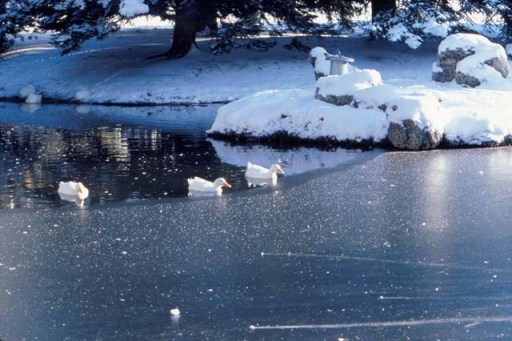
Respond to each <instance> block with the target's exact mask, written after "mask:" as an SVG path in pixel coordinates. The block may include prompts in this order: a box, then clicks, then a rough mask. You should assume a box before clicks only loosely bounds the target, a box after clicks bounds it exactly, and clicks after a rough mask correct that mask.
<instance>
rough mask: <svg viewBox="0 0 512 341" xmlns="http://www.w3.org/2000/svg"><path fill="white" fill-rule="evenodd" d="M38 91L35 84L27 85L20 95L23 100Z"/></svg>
mask: <svg viewBox="0 0 512 341" xmlns="http://www.w3.org/2000/svg"><path fill="white" fill-rule="evenodd" d="M35 93H36V88H35V87H34V86H33V85H27V86H26V87H24V88H23V89H21V90H20V92H19V93H18V97H19V98H20V99H22V100H25V99H27V97H28V96H30V95H33V94H35Z"/></svg>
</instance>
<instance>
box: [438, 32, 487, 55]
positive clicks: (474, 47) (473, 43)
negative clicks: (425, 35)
mask: <svg viewBox="0 0 512 341" xmlns="http://www.w3.org/2000/svg"><path fill="white" fill-rule="evenodd" d="M491 44H493V43H491V41H489V39H487V38H486V37H484V36H481V35H479V34H473V33H456V34H452V35H450V36H448V37H446V38H445V39H443V41H442V42H441V43H440V44H439V47H438V49H437V51H438V53H439V54H442V53H443V52H445V51H447V50H457V49H460V50H464V51H475V52H476V51H481V50H485V49H486V48H488V47H489V46H490V45H491ZM493 45H494V44H493Z"/></svg>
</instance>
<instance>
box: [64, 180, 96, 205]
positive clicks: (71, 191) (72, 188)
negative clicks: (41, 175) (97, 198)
mask: <svg viewBox="0 0 512 341" xmlns="http://www.w3.org/2000/svg"><path fill="white" fill-rule="evenodd" d="M57 192H58V193H59V196H60V198H61V199H62V200H66V201H74V202H76V204H77V205H78V206H79V207H83V206H84V200H85V198H87V197H88V196H89V190H88V189H87V187H85V186H84V185H83V184H82V183H81V182H74V181H68V182H62V181H61V182H59V189H58V190H57Z"/></svg>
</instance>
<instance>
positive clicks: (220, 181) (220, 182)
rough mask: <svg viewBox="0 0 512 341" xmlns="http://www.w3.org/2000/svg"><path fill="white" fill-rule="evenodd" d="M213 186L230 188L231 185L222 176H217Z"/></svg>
mask: <svg viewBox="0 0 512 341" xmlns="http://www.w3.org/2000/svg"><path fill="white" fill-rule="evenodd" d="M213 187H215V188H221V187H224V188H231V185H230V184H228V182H227V181H226V180H224V178H218V179H217V180H215V181H214V183H213Z"/></svg>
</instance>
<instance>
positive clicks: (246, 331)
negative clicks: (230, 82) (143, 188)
mask: <svg viewBox="0 0 512 341" xmlns="http://www.w3.org/2000/svg"><path fill="white" fill-rule="evenodd" d="M511 169H512V149H510V148H501V149H485V150H453V151H433V152H421V153H382V154H380V155H377V156H376V157H375V158H369V159H367V160H365V161H360V162H355V163H353V164H351V165H349V166H346V167H341V168H339V169H337V170H333V171H324V172H318V171H316V172H314V173H307V174H304V175H296V176H292V177H285V178H283V179H281V180H282V184H283V186H282V187H280V188H272V189H271V188H264V189H258V190H253V191H239V192H234V193H230V194H228V195H225V196H223V197H221V198H211V199H193V200H192V199H190V198H183V197H182V198H179V197H178V198H170V199H166V200H160V201H156V200H151V201H149V202H148V203H140V204H129V205H128V204H122V203H114V204H104V205H91V206H90V207H88V208H87V209H82V210H79V209H76V208H66V207H64V208H55V209H42V210H34V209H18V210H2V211H1V212H0V236H1V237H0V289H1V290H0V338H1V339H5V340H20V339H35V338H36V337H37V338H38V339H41V340H61V339H77V340H83V339H84V340H91V339H96V340H100V339H101V340H103V339H104V340H111V339H118V340H140V339H148V340H153V339H164V340H166V339H179V338H183V339H187V340H189V339H190V340H192V339H229V340H242V339H246V340H262V339H269V340H275V339H286V340H297V339H313V340H324V339H325V340H338V338H345V339H349V340H357V339H362V340H375V339H408V338H411V339H428V340H432V339H464V340H466V339H472V340H481V339H487V338H503V339H510V338H512V324H511V321H512V305H511V303H512V301H511V298H512V261H511V258H512V255H511V250H512V229H511V224H510V222H511V221H512V210H511V209H510V203H511V199H512V172H511V171H510V170H511ZM175 307H179V309H180V310H181V316H180V317H179V318H172V317H171V315H170V314H169V310H170V309H171V308H175ZM251 326H252V328H251Z"/></svg>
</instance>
